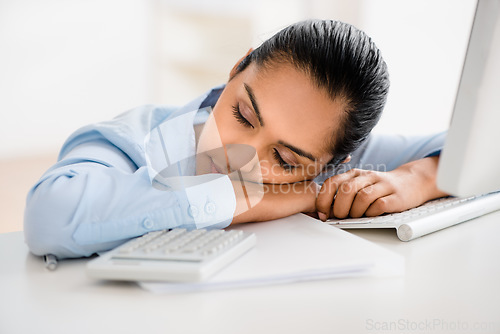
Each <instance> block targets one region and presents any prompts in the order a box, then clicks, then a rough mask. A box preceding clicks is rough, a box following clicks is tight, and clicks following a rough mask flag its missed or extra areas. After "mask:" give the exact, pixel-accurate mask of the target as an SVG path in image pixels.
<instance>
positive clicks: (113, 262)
mask: <svg viewBox="0 0 500 334" xmlns="http://www.w3.org/2000/svg"><path fill="white" fill-rule="evenodd" d="M255 243H256V237H255V234H254V233H248V232H244V231H241V230H229V231H225V230H204V229H201V230H186V229H180V228H177V229H173V230H162V231H155V232H150V233H148V234H145V235H143V236H142V237H138V238H136V239H132V240H130V241H128V242H126V243H124V244H123V245H121V246H119V247H117V248H115V249H113V250H111V251H109V252H107V253H105V254H103V255H101V256H99V257H98V258H96V259H93V260H91V261H89V262H88V264H87V273H88V275H89V276H90V277H93V278H98V279H110V280H127V281H169V282H199V281H203V280H206V279H208V278H209V277H210V276H212V275H214V274H215V273H217V272H218V271H220V270H221V269H222V268H224V267H225V266H227V265H228V264H229V263H231V262H233V261H234V260H236V259H237V258H239V257H240V256H241V255H243V254H244V253H245V252H247V251H248V250H250V249H251V248H252V247H253V246H254V245H255Z"/></svg>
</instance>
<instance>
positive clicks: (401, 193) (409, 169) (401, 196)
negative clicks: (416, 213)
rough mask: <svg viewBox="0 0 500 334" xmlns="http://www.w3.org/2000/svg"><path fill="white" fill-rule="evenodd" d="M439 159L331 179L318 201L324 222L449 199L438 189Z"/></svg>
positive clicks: (363, 171)
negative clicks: (441, 198)
mask: <svg viewBox="0 0 500 334" xmlns="http://www.w3.org/2000/svg"><path fill="white" fill-rule="evenodd" d="M438 161H439V157H430V158H424V159H421V160H416V161H412V162H409V163H407V164H404V165H402V166H400V167H398V168H397V169H395V170H393V171H390V172H375V171H367V170H360V169H352V170H350V171H348V172H346V173H343V174H338V175H335V176H332V177H330V178H329V179H327V180H326V181H325V182H324V183H323V186H322V187H321V190H320V192H319V194H318V197H317V199H316V210H317V211H318V216H319V218H320V219H321V220H323V221H325V220H326V219H328V218H330V217H336V218H347V217H352V218H358V217H361V216H363V215H365V216H378V215H381V214H383V213H391V212H401V211H404V210H407V209H410V208H414V207H416V206H419V205H421V204H423V203H425V202H427V201H429V200H431V199H435V198H439V197H443V196H446V195H447V194H445V193H444V192H442V191H440V190H439V189H437V187H436V174H437V166H438Z"/></svg>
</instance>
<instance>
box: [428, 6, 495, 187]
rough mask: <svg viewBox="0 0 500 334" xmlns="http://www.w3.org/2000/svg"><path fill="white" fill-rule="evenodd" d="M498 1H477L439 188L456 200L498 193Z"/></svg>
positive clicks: (441, 158)
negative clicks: (461, 197) (456, 198)
mask: <svg viewBox="0 0 500 334" xmlns="http://www.w3.org/2000/svg"><path fill="white" fill-rule="evenodd" d="M499 145H500V0H478V2H477V6H476V12H475V16H474V20H473V25H472V29H471V34H470V38H469V44H468V47H467V53H466V56H465V61H464V66H463V70H462V76H461V78H460V83H459V87H458V91H457V96H456V100H455V106H454V110H453V116H452V119H451V124H450V128H449V130H448V134H447V137H446V142H445V145H444V148H443V151H442V153H441V157H440V162H439V168H438V176H437V185H438V188H440V189H441V190H443V191H445V192H447V193H449V194H451V195H455V196H471V195H479V194H484V193H488V192H492V191H496V190H500V147H499Z"/></svg>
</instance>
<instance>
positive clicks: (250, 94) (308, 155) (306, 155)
mask: <svg viewBox="0 0 500 334" xmlns="http://www.w3.org/2000/svg"><path fill="white" fill-rule="evenodd" d="M243 85H244V86H245V90H246V91H247V94H248V98H249V99H250V102H251V103H252V106H253V109H254V111H255V115H256V116H257V119H258V120H259V123H260V125H261V126H264V121H263V120H262V116H261V114H260V110H259V105H258V104H257V99H256V98H255V94H254V93H253V89H252V87H250V86H249V85H248V84H246V83H244V84H243ZM278 144H280V145H283V146H285V147H286V148H288V149H289V150H291V151H293V152H295V153H296V154H298V155H300V156H301V157H304V158H307V159H309V160H311V161H313V162H315V161H316V158H315V157H314V156H313V155H312V154H311V153H308V152H306V151H304V150H301V149H300V148H298V147H295V146H293V145H291V144H288V143H286V142H284V141H282V140H279V141H278Z"/></svg>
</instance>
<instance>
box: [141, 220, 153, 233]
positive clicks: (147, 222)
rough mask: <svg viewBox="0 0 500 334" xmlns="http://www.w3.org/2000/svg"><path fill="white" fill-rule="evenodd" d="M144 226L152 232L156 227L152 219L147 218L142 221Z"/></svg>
mask: <svg viewBox="0 0 500 334" xmlns="http://www.w3.org/2000/svg"><path fill="white" fill-rule="evenodd" d="M142 226H143V227H144V228H145V229H147V230H151V229H152V228H153V227H154V223H153V221H152V220H151V219H149V218H146V219H144V220H143V221H142Z"/></svg>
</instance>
